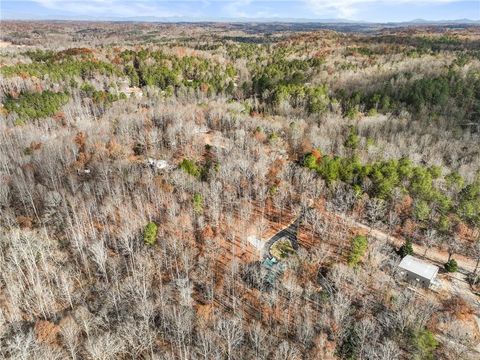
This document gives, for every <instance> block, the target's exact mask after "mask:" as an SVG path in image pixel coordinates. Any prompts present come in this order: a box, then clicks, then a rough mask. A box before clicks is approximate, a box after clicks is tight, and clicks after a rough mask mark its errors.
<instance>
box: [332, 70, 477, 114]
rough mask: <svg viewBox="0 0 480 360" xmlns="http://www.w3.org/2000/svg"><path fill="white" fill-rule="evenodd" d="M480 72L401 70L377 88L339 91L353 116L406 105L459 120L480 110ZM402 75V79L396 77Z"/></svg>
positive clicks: (385, 110)
mask: <svg viewBox="0 0 480 360" xmlns="http://www.w3.org/2000/svg"><path fill="white" fill-rule="evenodd" d="M479 75H480V74H479V73H478V72H470V73H468V74H467V76H465V77H463V76H462V75H460V74H459V73H458V72H456V71H454V70H450V71H448V72H447V73H446V74H442V75H439V76H436V77H424V78H420V79H414V80H410V78H412V77H413V74H402V75H401V76H400V75H397V76H395V77H393V78H392V79H390V80H388V81H386V82H385V83H384V84H383V86H381V87H380V89H378V90H376V91H373V92H372V91H369V90H368V89H366V90H364V91H354V92H352V93H347V92H346V91H345V90H340V91H338V97H339V98H340V99H341V103H342V110H343V113H344V114H345V115H346V116H349V117H354V116H355V115H356V114H358V113H359V112H364V113H368V114H376V113H377V112H380V113H388V112H394V111H398V110H400V109H402V108H407V109H408V110H410V111H411V112H413V113H418V112H421V111H422V110H428V111H429V113H430V114H445V115H449V116H451V117H453V118H454V119H456V121H457V122H458V121H461V120H473V119H475V118H476V117H478V113H479V112H480V76H479ZM399 77H401V78H402V80H403V81H397V80H398V78H399Z"/></svg>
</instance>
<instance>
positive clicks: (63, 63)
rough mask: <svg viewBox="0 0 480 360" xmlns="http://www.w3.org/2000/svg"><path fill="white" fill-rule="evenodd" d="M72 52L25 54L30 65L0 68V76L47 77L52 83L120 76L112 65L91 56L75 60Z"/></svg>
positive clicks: (22, 64) (20, 64)
mask: <svg viewBox="0 0 480 360" xmlns="http://www.w3.org/2000/svg"><path fill="white" fill-rule="evenodd" d="M71 54H72V52H68V51H64V52H58V53H54V52H52V51H39V50H38V51H35V52H27V53H26V55H27V56H30V58H31V59H32V61H33V62H32V63H30V64H26V63H19V64H16V65H11V66H4V67H1V68H0V74H1V75H3V76H6V77H12V76H22V77H37V78H40V79H42V78H44V77H45V76H48V77H49V79H50V80H52V81H60V80H69V79H71V78H73V77H81V78H82V79H83V80H86V79H89V78H93V77H94V76H95V75H96V74H101V75H108V76H112V75H117V76H119V75H121V71H120V70H119V69H118V68H117V67H116V66H115V65H113V64H110V63H107V62H104V61H99V60H97V59H94V58H92V57H91V56H85V57H83V58H76V57H75V56H74V55H71Z"/></svg>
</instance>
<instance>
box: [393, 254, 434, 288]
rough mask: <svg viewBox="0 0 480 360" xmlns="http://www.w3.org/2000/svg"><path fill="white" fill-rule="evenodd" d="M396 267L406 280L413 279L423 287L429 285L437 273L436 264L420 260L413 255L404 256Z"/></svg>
mask: <svg viewBox="0 0 480 360" xmlns="http://www.w3.org/2000/svg"><path fill="white" fill-rule="evenodd" d="M398 267H399V268H400V269H401V273H402V274H403V275H405V277H406V278H407V280H412V281H415V282H416V283H417V284H419V285H421V286H423V287H430V285H432V283H433V282H434V281H435V278H436V277H437V274H438V270H439V268H438V266H435V265H433V264H430V263H428V262H426V261H423V260H420V259H418V258H416V257H414V256H411V255H407V256H405V257H404V258H403V259H402V261H401V262H400V264H399V265H398Z"/></svg>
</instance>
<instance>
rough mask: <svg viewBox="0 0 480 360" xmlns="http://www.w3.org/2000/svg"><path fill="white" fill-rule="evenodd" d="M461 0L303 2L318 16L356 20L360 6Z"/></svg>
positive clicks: (442, 2)
mask: <svg viewBox="0 0 480 360" xmlns="http://www.w3.org/2000/svg"><path fill="white" fill-rule="evenodd" d="M458 1H460V0H303V2H304V3H305V4H306V5H307V7H308V8H309V9H311V10H312V11H313V12H314V13H315V15H317V16H320V17H321V16H326V17H328V16H334V17H340V18H345V19H354V18H355V14H356V12H357V10H358V6H359V5H364V4H371V5H372V6H376V5H399V4H404V5H409V4H410V5H415V4H446V3H451V2H458Z"/></svg>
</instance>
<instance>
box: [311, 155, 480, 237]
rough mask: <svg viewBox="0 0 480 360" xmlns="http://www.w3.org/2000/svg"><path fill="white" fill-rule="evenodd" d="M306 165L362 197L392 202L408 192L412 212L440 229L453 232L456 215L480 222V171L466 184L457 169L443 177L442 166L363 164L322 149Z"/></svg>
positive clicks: (401, 162)
mask: <svg viewBox="0 0 480 360" xmlns="http://www.w3.org/2000/svg"><path fill="white" fill-rule="evenodd" d="M303 164H304V166H306V167H307V168H309V169H311V170H314V171H315V172H316V173H317V174H318V175H320V176H321V177H322V178H323V179H325V181H326V182H327V183H328V184H330V185H333V184H334V183H335V182H338V181H341V182H344V183H346V184H348V185H350V186H351V187H352V189H353V191H354V192H355V194H356V195H357V196H358V197H359V198H360V197H361V196H362V194H363V193H367V194H368V195H369V196H370V197H374V198H379V199H382V200H385V201H387V202H392V201H394V200H396V198H398V196H399V195H400V196H404V195H408V196H410V198H411V199H412V200H413V204H414V206H413V209H412V213H411V214H410V215H411V216H412V217H413V218H414V219H415V220H417V221H419V222H424V223H425V224H427V223H428V225H429V226H432V227H435V228H436V229H437V230H438V231H440V232H444V233H445V232H449V231H450V230H451V227H452V223H453V222H454V221H455V218H458V219H460V220H462V221H464V222H466V223H468V224H470V225H471V226H478V225H479V224H480V174H477V177H476V179H475V181H473V182H472V183H470V184H465V180H464V179H463V178H462V177H461V176H460V175H458V174H457V173H456V172H452V173H450V174H448V175H446V176H444V177H442V175H441V169H440V168H438V167H435V166H430V167H426V166H422V165H414V164H413V163H412V161H411V160H410V159H408V158H401V159H399V160H395V159H391V160H382V161H377V162H373V163H368V164H362V163H361V162H360V161H359V159H358V157H357V156H355V155H352V156H349V157H340V156H331V155H323V154H322V153H321V152H320V151H318V150H315V151H314V152H312V153H310V154H307V155H306V156H305V158H304V162H303Z"/></svg>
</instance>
